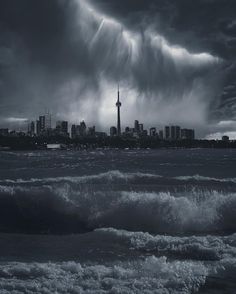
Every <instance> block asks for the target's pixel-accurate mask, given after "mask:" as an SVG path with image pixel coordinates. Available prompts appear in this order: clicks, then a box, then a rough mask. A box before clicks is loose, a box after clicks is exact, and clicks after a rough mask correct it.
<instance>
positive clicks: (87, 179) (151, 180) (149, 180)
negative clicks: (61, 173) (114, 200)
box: [0, 170, 236, 185]
mask: <svg viewBox="0 0 236 294" xmlns="http://www.w3.org/2000/svg"><path fill="white" fill-rule="evenodd" d="M123 182H124V183H128V184H132V183H138V184H141V185H145V184H160V185H171V184H178V182H179V183H181V182H184V183H185V182H187V183H188V184H194V183H195V182H197V183H198V184H199V183H200V182H202V183H203V184H204V183H206V184H207V183H213V184H215V183H231V184H236V178H214V177H206V176H201V175H192V176H177V177H164V176H162V175H159V174H152V173H142V172H121V171H119V170H110V171H107V172H104V173H100V174H95V175H94V174H92V175H83V176H66V177H47V178H29V179H21V178H19V179H4V180H0V185H10V184H12V185H21V184H22V185H25V184H34V185H46V184H57V183H71V184H90V183H91V184H104V183H123Z"/></svg>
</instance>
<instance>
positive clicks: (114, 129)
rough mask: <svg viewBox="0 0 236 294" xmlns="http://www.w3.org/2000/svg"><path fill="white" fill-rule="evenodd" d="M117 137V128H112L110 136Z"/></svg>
mask: <svg viewBox="0 0 236 294" xmlns="http://www.w3.org/2000/svg"><path fill="white" fill-rule="evenodd" d="M116 135H117V128H116V127H111V128H110V136H111V137H114V136H116Z"/></svg>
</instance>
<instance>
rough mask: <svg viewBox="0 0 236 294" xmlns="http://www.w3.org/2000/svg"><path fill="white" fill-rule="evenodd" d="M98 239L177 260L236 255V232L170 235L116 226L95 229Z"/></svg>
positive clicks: (232, 256)
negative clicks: (227, 233) (129, 229)
mask: <svg viewBox="0 0 236 294" xmlns="http://www.w3.org/2000/svg"><path fill="white" fill-rule="evenodd" d="M95 233H96V234H98V235H96V237H97V238H103V239H104V240H106V242H108V243H109V242H112V243H116V244H120V245H121V246H122V245H124V246H125V247H128V248H129V250H133V251H139V252H142V253H146V254H150V253H151V254H155V256H162V255H164V256H167V257H171V258H175V259H185V260H187V259H190V260H211V261H217V260H221V259H229V258H236V248H235V245H236V234H233V235H230V236H214V235H206V236H185V237H183V236H181V237H180V236H166V235H151V234H149V233H143V232H130V231H126V230H117V229H114V228H103V229H97V230H96V231H95Z"/></svg>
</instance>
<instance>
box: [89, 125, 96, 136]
mask: <svg viewBox="0 0 236 294" xmlns="http://www.w3.org/2000/svg"><path fill="white" fill-rule="evenodd" d="M95 133H96V130H95V126H93V127H89V128H88V136H90V137H94V136H95Z"/></svg>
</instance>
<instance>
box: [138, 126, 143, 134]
mask: <svg viewBox="0 0 236 294" xmlns="http://www.w3.org/2000/svg"><path fill="white" fill-rule="evenodd" d="M138 127H139V132H143V124H139V126H138Z"/></svg>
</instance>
